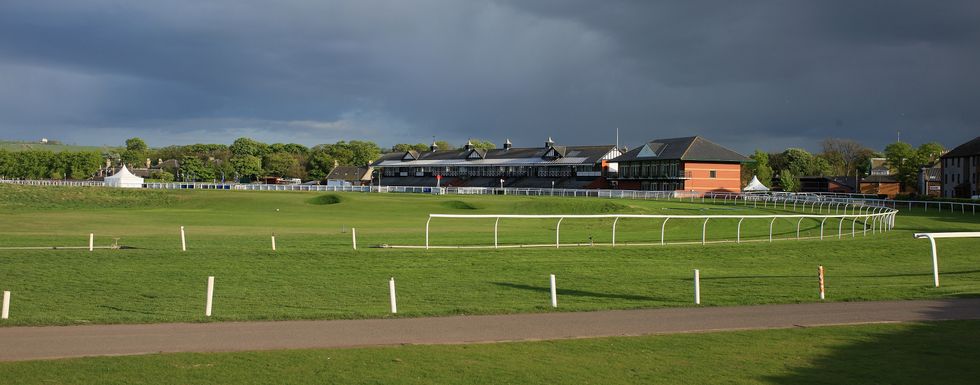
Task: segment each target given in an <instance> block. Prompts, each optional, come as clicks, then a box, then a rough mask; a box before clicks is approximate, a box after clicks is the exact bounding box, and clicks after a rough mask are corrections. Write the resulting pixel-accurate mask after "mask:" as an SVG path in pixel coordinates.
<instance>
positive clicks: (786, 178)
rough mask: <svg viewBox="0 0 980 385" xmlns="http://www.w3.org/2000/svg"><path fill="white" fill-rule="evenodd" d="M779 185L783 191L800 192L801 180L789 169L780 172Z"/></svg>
mask: <svg viewBox="0 0 980 385" xmlns="http://www.w3.org/2000/svg"><path fill="white" fill-rule="evenodd" d="M779 184H780V185H782V186H783V191H800V178H799V177H798V176H796V175H794V174H793V172H792V171H790V170H788V169H787V170H782V171H780V172H779Z"/></svg>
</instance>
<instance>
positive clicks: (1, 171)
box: [0, 137, 496, 182]
mask: <svg viewBox="0 0 980 385" xmlns="http://www.w3.org/2000/svg"><path fill="white" fill-rule="evenodd" d="M471 142H472V144H473V146H474V147H476V148H483V149H493V148H496V145H494V144H493V143H492V142H490V141H487V140H478V139H477V140H473V141H471ZM436 145H437V146H439V149H441V150H453V149H456V148H457V147H456V146H454V145H452V144H450V143H448V142H446V141H437V142H436ZM429 147H430V145H428V144H424V143H418V144H407V143H402V144H396V145H395V146H393V147H392V148H391V149H385V150H388V151H392V152H404V151H409V150H415V151H428V150H429ZM381 153H382V148H381V147H379V146H378V145H377V144H376V143H374V142H371V141H361V140H351V141H339V142H336V143H332V144H319V145H316V146H313V147H306V146H304V145H302V144H296V143H273V144H267V143H263V142H260V141H257V140H254V139H251V138H246V137H242V138H238V139H235V141H234V142H232V143H231V144H230V145H225V144H191V145H171V146H166V147H161V148H150V147H149V146H148V145H147V144H146V142H145V141H144V140H143V139H141V138H138V137H135V138H129V139H127V140H126V142H125V147H124V148H120V149H118V150H108V151H102V152H100V151H61V152H53V151H49V150H43V149H30V150H25V151H8V150H3V149H0V177H4V178H13V179H75V180H80V179H89V178H91V177H93V176H96V175H98V173H99V172H100V171H101V170H103V169H105V168H106V167H107V164H106V160H109V163H110V165H108V167H113V168H114V167H118V165H120V164H125V165H128V166H129V167H130V168H145V167H147V163H149V165H150V166H151V167H152V168H154V169H156V171H154V172H153V174H151V175H150V178H151V179H156V180H161V181H174V180H180V181H211V180H238V181H244V182H247V181H255V180H258V179H259V178H262V177H285V178H300V179H303V180H310V179H324V178H326V176H327V175H328V174H330V172H331V171H332V170H333V169H334V167H335V166H337V165H341V166H365V165H368V164H369V163H370V162H372V161H374V160H375V159H378V157H380V156H381ZM171 160H175V161H176V162H173V161H171Z"/></svg>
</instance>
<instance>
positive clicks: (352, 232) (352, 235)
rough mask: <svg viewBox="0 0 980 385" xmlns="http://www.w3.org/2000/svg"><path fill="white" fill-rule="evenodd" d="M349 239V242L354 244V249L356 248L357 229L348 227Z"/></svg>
mask: <svg viewBox="0 0 980 385" xmlns="http://www.w3.org/2000/svg"><path fill="white" fill-rule="evenodd" d="M350 240H351V244H352V245H353V246H354V250H357V229H355V228H353V227H351V228H350Z"/></svg>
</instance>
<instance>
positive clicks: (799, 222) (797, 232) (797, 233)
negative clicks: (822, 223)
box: [796, 218, 804, 239]
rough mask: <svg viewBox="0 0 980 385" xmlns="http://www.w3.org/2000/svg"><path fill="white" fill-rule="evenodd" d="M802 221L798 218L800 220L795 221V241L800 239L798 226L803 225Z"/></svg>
mask: <svg viewBox="0 0 980 385" xmlns="http://www.w3.org/2000/svg"><path fill="white" fill-rule="evenodd" d="M803 219H804V218H800V220H798V221H796V239H800V224H802V223H803Z"/></svg>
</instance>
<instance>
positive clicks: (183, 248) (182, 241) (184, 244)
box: [180, 226, 187, 251]
mask: <svg viewBox="0 0 980 385" xmlns="http://www.w3.org/2000/svg"><path fill="white" fill-rule="evenodd" d="M180 251H187V238H185V237H184V226H180Z"/></svg>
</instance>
